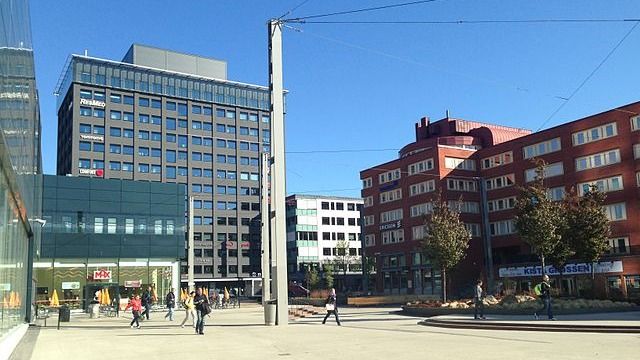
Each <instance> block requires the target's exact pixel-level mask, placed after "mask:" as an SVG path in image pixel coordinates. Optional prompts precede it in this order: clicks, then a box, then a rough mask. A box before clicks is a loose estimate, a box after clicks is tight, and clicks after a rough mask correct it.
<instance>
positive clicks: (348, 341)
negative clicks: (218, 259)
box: [20, 305, 640, 360]
mask: <svg viewBox="0 0 640 360" xmlns="http://www.w3.org/2000/svg"><path fill="white" fill-rule="evenodd" d="M397 310H399V309H396V308H388V307H387V308H361V309H355V308H342V309H340V317H341V321H342V326H340V327H338V326H337V325H336V323H335V321H334V320H333V318H330V319H329V321H328V322H327V324H326V325H322V315H315V316H312V317H309V318H304V319H299V320H296V321H293V322H291V323H290V325H289V326H287V327H266V326H264V325H263V317H262V308H261V307H259V306H255V305H254V306H243V307H242V308H241V309H226V310H216V311H214V312H213V317H212V318H209V319H207V325H206V328H205V333H206V334H205V335H204V336H199V335H195V333H194V331H193V329H192V328H190V327H185V328H181V327H180V326H179V323H180V321H182V318H183V316H184V312H177V313H176V317H175V319H176V320H175V321H174V322H169V321H166V320H164V319H163V314H161V313H153V314H152V319H151V320H150V321H148V322H147V321H145V322H143V323H142V328H141V329H131V328H129V321H130V319H131V317H130V315H129V314H126V316H122V317H120V318H100V319H87V318H85V317H78V316H75V317H73V318H72V319H71V322H70V323H64V324H63V325H62V329H60V330H56V328H55V319H49V322H48V325H49V326H48V327H46V328H45V327H41V328H39V329H38V331H37V338H36V339H35V346H34V347H33V348H32V349H29V350H31V354H30V355H31V359H34V360H40V359H42V360H57V359H64V360H70V359H91V358H100V359H108V358H127V359H139V358H140V357H144V358H146V359H177V358H197V359H225V360H227V359H234V360H238V359H287V358H288V359H296V360H297V359H323V360H324V359H362V358H365V359H385V360H389V359H421V360H424V359H429V360H432V359H465V360H467V359H469V360H470V359H473V360H476V359H494V360H495V359H618V360H621V359H637V358H638V351H640V336H638V335H637V334H589V333H545V332H539V333H531V332H523V331H491V330H462V329H440V328H432V327H426V326H420V325H417V323H418V321H420V320H422V318H416V317H407V316H402V315H400V314H397V313H396V312H395V311H397ZM25 354H28V352H25ZM24 356H25V358H24V360H28V358H27V357H28V355H24ZM20 360H22V359H20Z"/></svg>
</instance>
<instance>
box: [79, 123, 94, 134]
mask: <svg viewBox="0 0 640 360" xmlns="http://www.w3.org/2000/svg"><path fill="white" fill-rule="evenodd" d="M80 133H81V134H91V125H89V124H80Z"/></svg>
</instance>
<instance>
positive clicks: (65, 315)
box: [58, 305, 71, 322]
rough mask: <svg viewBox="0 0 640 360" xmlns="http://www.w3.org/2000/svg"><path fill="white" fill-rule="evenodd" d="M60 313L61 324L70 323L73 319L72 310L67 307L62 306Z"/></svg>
mask: <svg viewBox="0 0 640 360" xmlns="http://www.w3.org/2000/svg"><path fill="white" fill-rule="evenodd" d="M58 312H59V313H58V316H60V322H69V320H70V319H71V310H70V309H69V307H68V306H67V305H62V306H60V309H59V310H58Z"/></svg>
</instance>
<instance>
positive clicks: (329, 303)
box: [322, 288, 340, 326]
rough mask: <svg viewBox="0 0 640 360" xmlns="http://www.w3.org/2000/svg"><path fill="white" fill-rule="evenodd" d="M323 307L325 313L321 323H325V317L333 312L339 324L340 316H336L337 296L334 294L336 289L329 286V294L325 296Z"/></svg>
mask: <svg viewBox="0 0 640 360" xmlns="http://www.w3.org/2000/svg"><path fill="white" fill-rule="evenodd" d="M324 306H325V308H326V309H327V315H325V316H324V320H322V324H326V322H327V318H329V315H331V314H333V315H335V316H336V323H338V326H340V316H338V297H337V296H336V289H334V288H331V291H330V292H329V296H327V300H326V301H325V303H324Z"/></svg>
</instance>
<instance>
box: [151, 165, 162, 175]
mask: <svg viewBox="0 0 640 360" xmlns="http://www.w3.org/2000/svg"><path fill="white" fill-rule="evenodd" d="M151 173H152V174H160V173H162V166H160V165H151Z"/></svg>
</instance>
